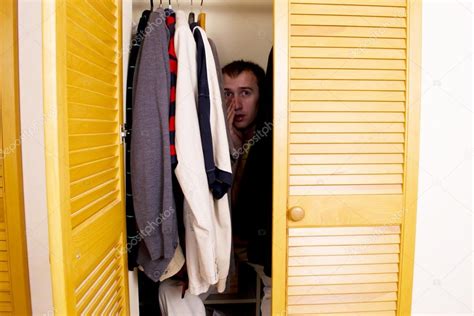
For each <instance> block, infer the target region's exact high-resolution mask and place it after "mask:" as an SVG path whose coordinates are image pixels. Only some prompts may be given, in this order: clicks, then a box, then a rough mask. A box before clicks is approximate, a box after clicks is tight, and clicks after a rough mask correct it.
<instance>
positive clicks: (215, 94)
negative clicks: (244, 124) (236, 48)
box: [191, 23, 232, 199]
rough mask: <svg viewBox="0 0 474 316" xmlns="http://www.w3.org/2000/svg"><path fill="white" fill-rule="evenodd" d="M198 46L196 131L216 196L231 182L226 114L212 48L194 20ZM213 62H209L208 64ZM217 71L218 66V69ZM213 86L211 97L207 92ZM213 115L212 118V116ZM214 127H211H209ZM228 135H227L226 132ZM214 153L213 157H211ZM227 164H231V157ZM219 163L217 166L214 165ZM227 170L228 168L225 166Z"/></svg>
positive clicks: (209, 179)
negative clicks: (197, 130) (199, 136)
mask: <svg viewBox="0 0 474 316" xmlns="http://www.w3.org/2000/svg"><path fill="white" fill-rule="evenodd" d="M191 29H192V30H193V35H194V39H195V41H196V49H197V76H198V95H199V97H198V104H197V109H198V118H199V130H200V133H201V142H202V149H203V155H204V164H205V170H206V175H207V182H208V184H209V188H210V190H211V192H212V194H213V196H214V198H216V199H220V198H222V197H223V196H224V194H226V193H227V191H228V189H229V188H230V186H231V184H232V172H231V171H227V170H225V168H228V167H229V166H227V165H225V163H226V157H228V156H229V155H228V152H227V151H225V150H224V149H225V147H223V146H224V143H225V144H226V145H227V146H228V144H227V139H224V138H223V135H224V134H223V133H227V130H226V123H225V120H223V119H222V118H223V117H225V116H224V114H223V110H222V95H221V89H220V86H219V80H218V76H217V70H216V67H215V61H214V57H213V52H212V49H211V47H210V45H209V41H208V40H207V36H206V34H205V32H204V30H203V29H202V28H200V27H198V24H197V23H193V24H192V25H191ZM208 62H212V64H210V65H209V64H208ZM208 69H209V71H208ZM219 71H220V69H219ZM210 85H212V88H213V89H212V96H211V92H210V90H211V89H210V88H211V87H210ZM211 116H212V117H211ZM211 123H212V124H211ZM212 129H213V130H212ZM226 138H227V135H226ZM214 154H215V155H216V157H214ZM227 160H229V165H230V159H227ZM218 163H221V164H223V166H222V167H221V168H219V166H217V165H216V164H218ZM228 170H231V168H230V169H228Z"/></svg>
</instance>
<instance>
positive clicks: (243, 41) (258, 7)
mask: <svg viewBox="0 0 474 316" xmlns="http://www.w3.org/2000/svg"><path fill="white" fill-rule="evenodd" d="M159 3H160V1H158V0H154V4H155V7H158V5H159ZM171 3H172V5H173V9H175V10H176V9H177V8H178V7H177V5H176V0H173V1H172V2H171ZM179 3H180V6H179V8H180V9H182V10H184V11H185V12H186V13H188V12H190V1H184V0H181V1H179ZM193 3H194V6H193V8H194V10H193V11H194V13H195V14H196V17H197V14H198V13H199V3H200V1H198V0H194V1H193ZM163 6H164V7H165V8H166V7H168V1H166V0H163ZM149 7H150V1H148V0H134V1H133V21H134V22H135V23H138V20H139V18H140V15H141V12H142V11H143V10H145V9H149ZM203 8H204V12H206V33H207V35H208V36H209V37H210V38H212V39H213V40H214V42H215V44H216V47H217V50H218V52H219V59H220V62H221V65H222V67H223V66H224V65H226V64H227V63H229V62H231V61H233V60H236V59H245V60H250V61H253V62H255V63H257V64H259V65H260V66H261V67H262V68H263V69H266V67H267V59H268V54H269V53H270V49H271V47H272V44H273V1H272V0H253V1H252V0H238V1H228V0H227V1H226V0H206V1H204V7H203Z"/></svg>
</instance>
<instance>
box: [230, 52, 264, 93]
mask: <svg viewBox="0 0 474 316" xmlns="http://www.w3.org/2000/svg"><path fill="white" fill-rule="evenodd" d="M244 71H250V72H251V73H253V75H254V76H255V78H257V85H258V92H259V95H260V97H262V94H263V87H264V82H265V71H264V70H263V69H262V67H260V66H259V65H257V64H256V63H253V62H251V61H246V60H242V59H241V60H236V61H233V62H231V63H230V64H227V65H226V66H225V67H224V68H222V73H223V74H224V75H227V76H229V77H231V78H235V77H237V76H238V75H240V74H241V73H243V72H244Z"/></svg>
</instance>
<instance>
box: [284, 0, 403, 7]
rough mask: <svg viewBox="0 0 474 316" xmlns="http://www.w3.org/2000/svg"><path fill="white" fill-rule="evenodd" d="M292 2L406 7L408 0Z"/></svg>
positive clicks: (307, 0)
mask: <svg viewBox="0 0 474 316" xmlns="http://www.w3.org/2000/svg"><path fill="white" fill-rule="evenodd" d="M292 3H325V4H326V3H327V4H329V3H330V4H346V5H350V4H354V5H366V6H392V7H404V6H405V5H406V0H295V1H292Z"/></svg>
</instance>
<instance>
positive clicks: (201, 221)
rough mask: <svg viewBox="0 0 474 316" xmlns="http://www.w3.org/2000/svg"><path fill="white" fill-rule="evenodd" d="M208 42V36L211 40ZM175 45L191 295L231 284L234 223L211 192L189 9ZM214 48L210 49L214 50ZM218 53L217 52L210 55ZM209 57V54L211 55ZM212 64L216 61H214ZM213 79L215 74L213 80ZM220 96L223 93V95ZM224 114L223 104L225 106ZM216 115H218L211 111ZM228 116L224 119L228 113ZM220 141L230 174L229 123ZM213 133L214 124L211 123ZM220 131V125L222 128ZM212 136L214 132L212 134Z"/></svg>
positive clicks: (180, 18)
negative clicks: (203, 145) (206, 164)
mask: <svg viewBox="0 0 474 316" xmlns="http://www.w3.org/2000/svg"><path fill="white" fill-rule="evenodd" d="M206 41H207V38H206ZM175 49H176V55H177V58H178V77H177V84H176V117H175V120H176V153H177V155H178V157H179V163H178V165H177V167H176V169H175V174H176V177H177V179H178V181H179V184H180V186H181V189H182V190H183V194H184V207H183V209H184V215H183V217H184V225H185V229H186V237H185V238H186V267H187V272H188V277H189V291H190V293H191V294H195V295H198V294H201V293H204V292H206V291H207V290H208V289H209V286H210V285H212V284H218V289H219V291H220V292H222V291H223V289H224V288H225V282H226V279H227V274H228V269H229V257H230V244H231V238H230V236H231V231H230V229H231V227H230V214H229V204H228V201H227V199H219V200H214V198H213V195H212V193H211V192H210V190H209V186H208V181H207V175H206V172H205V162H204V157H203V154H202V153H203V148H202V142H201V134H200V127H199V120H198V113H197V107H196V106H197V99H198V82H197V62H196V53H197V50H196V43H195V41H194V37H193V34H192V32H191V30H190V27H189V24H188V23H187V18H186V15H185V13H184V12H183V11H177V12H176V31H175ZM209 52H210V50H209ZM209 56H212V53H209ZM206 57H207V56H206ZM210 60H211V61H208V60H207V59H206V62H207V64H208V65H214V67H215V63H214V61H213V60H212V59H210ZM208 79H209V78H208ZM219 98H220V97H219ZM220 113H221V115H222V107H221V112H220ZM211 117H213V116H212V113H211ZM222 119H224V117H223V116H222ZM216 126H224V130H222V129H220V132H221V135H220V137H216V141H218V142H219V144H220V143H223V144H225V146H224V148H225V149H226V156H227V159H228V160H229V163H228V166H227V165H226V164H225V162H226V161H225V158H223V157H221V154H220V152H218V153H219V158H218V159H219V160H216V163H217V165H218V167H219V168H220V169H221V170H223V171H225V172H230V170H231V169H230V158H229V155H228V154H229V153H228V150H227V147H228V144H227V142H225V143H224V142H223V141H222V139H225V141H227V137H226V135H225V123H224V124H223V125H222V124H219V125H218V124H216ZM211 131H212V125H211ZM216 131H217V129H216ZM212 136H214V134H213V133H212Z"/></svg>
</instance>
